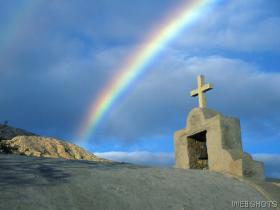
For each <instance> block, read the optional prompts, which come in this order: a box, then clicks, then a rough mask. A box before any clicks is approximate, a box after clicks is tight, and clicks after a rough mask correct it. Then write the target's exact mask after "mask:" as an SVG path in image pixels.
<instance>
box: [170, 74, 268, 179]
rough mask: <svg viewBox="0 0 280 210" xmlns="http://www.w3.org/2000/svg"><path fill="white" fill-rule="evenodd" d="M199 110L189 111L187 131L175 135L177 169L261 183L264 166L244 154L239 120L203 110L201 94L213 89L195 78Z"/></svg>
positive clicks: (202, 96) (183, 130)
mask: <svg viewBox="0 0 280 210" xmlns="http://www.w3.org/2000/svg"><path fill="white" fill-rule="evenodd" d="M197 83H198V88H197V89H196V90H193V91H191V96H193V97H194V96H198V99H199V107H198V108H194V109H192V110H191V112H190V113H189V115H188V117H187V122H186V128H184V129H182V130H178V131H176V132H175V134H174V148H175V159H176V165H175V167H176V168H184V169H209V170H211V171H217V172H222V173H227V174H232V175H235V176H241V177H250V178H254V179H258V180H263V179H264V178H265V177H264V175H263V164H262V163H261V162H258V161H254V160H253V159H252V157H251V156H250V155H249V154H248V153H245V152H243V149H242V143H241V132H240V122H239V119H237V118H233V117H228V116H223V115H222V114H221V113H219V112H217V111H214V110H211V109H208V108H206V99H205V95H204V92H206V91H208V90H211V89H212V88H213V85H212V84H205V83H204V76H202V75H199V76H198V77H197Z"/></svg>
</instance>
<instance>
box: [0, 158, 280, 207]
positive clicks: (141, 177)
mask: <svg viewBox="0 0 280 210" xmlns="http://www.w3.org/2000/svg"><path fill="white" fill-rule="evenodd" d="M275 181H276V180H275ZM278 181H279V180H278ZM265 200H270V201H271V200H273V201H278V202H280V188H279V187H277V186H276V185H274V184H271V183H260V184H258V185H255V184H254V183H251V184H248V183H247V182H244V181H243V180H242V179H236V178H232V177H229V176H226V175H224V174H220V173H216V172H212V171H209V170H190V169H189V170H180V169H173V168H154V167H145V166H137V165H132V164H126V163H98V162H94V161H75V160H61V159H51V158H34V157H27V156H20V155H3V154H2V155H1V154H0V204H1V205H0V209H1V210H2V209H3V210H7V209H8V210H19V209H24V210H25V209H28V210H48V209H49V210H54V209H60V210H64V209H65V210H69V209H75V210H76V209H77V210H78V209H79V210H90V209H94V210H99V209H100V210H107V209H120V210H126V209H133V210H138V209H139V210H143V209H144V210H146V209H147V210H151V209H154V210H159V209H160V210H184V209H185V210H187V209H188V210H201V209H202V210H205V209H207V210H220V209H221V210H228V209H234V210H236V209H244V208H239V207H234V206H232V201H258V202H260V201H265ZM245 209H247V208H245ZM253 209H254V210H255V209H262V210H263V209H270V208H253ZM274 209H277V208H274Z"/></svg>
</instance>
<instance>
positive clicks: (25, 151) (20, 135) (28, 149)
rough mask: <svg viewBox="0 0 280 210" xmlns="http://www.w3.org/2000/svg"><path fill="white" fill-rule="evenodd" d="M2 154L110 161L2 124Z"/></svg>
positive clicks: (75, 146)
mask: <svg viewBox="0 0 280 210" xmlns="http://www.w3.org/2000/svg"><path fill="white" fill-rule="evenodd" d="M0 153H6V154H20V155H26V156H35V157H48V158H64V159H71V160H93V161H99V162H104V161H105V162H106V161H108V160H105V159H103V158H99V157H97V156H96V155H94V154H92V153H90V152H88V151H86V150H84V149H83V148H81V147H78V146H77V145H75V144H71V143H68V142H64V141H61V140H58V139H55V138H50V137H43V136H39V135H37V134H34V133H31V132H28V131H25V130H23V129H19V128H13V127H10V126H7V125H2V124H0Z"/></svg>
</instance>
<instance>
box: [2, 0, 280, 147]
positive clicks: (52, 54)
mask: <svg viewBox="0 0 280 210" xmlns="http://www.w3.org/2000/svg"><path fill="white" fill-rule="evenodd" d="M235 2H237V3H230V4H226V5H228V6H227V7H226V8H225V10H219V11H218V12H217V11H216V12H215V15H214V16H212V17H211V18H207V21H208V22H207V24H206V23H205V22H203V21H202V22H199V23H198V24H197V25H196V26H194V27H192V28H191V29H190V31H189V32H188V33H187V36H185V35H184V38H183V39H181V38H182V37H181V38H179V39H178V42H176V44H175V45H174V46H172V47H173V49H172V50H170V51H168V50H167V52H165V54H164V55H162V57H160V58H159V59H158V60H156V61H154V63H153V64H151V66H150V67H149V70H148V72H149V73H147V74H146V75H144V77H143V78H141V79H140V80H139V81H138V82H136V83H135V84H134V86H133V87H131V88H130V89H129V91H128V94H127V95H126V97H124V98H123V99H122V101H121V102H120V103H118V104H116V106H115V107H114V109H112V110H111V112H110V113H109V114H108V115H107V116H105V118H104V120H103V122H102V123H101V125H100V127H99V130H98V136H93V138H94V141H96V142H106V141H104V139H105V140H106V139H112V138H113V139H114V140H115V141H117V142H120V143H125V144H134V143H136V142H137V141H138V140H139V139H141V138H154V137H160V136H171V135H172V133H173V132H174V130H177V129H179V128H181V127H183V126H184V124H185V117H186V115H187V112H188V111H189V110H190V109H191V108H192V107H194V106H196V104H197V100H196V99H191V98H190V97H189V95H188V94H189V90H191V89H193V88H194V87H195V86H196V81H195V77H196V75H197V74H198V73H203V74H205V75H206V79H207V81H210V82H213V83H214V84H215V89H214V90H213V91H211V92H209V93H208V94H207V97H208V104H209V106H210V107H213V108H215V109H217V110H220V111H222V112H224V113H226V114H229V115H234V116H239V117H241V119H242V120H245V121H244V122H245V125H244V126H245V128H246V129H247V130H246V131H248V132H249V133H251V134H250V135H253V134H252V133H256V134H255V135H256V137H257V138H258V139H261V138H262V137H263V136H264V133H269V134H270V135H271V136H274V137H275V136H277V135H279V132H278V130H279V123H278V122H279V121H278V120H277V119H279V111H278V106H279V104H280V101H279V98H280V96H279V91H278V90H279V84H280V80H279V73H267V72H266V69H263V68H260V67H259V66H258V63H257V64H251V63H249V62H247V61H243V60H242V58H240V59H239V58H236V59H235V58H227V56H226V55H223V51H221V52H220V53H217V52H215V53H212V54H218V55H219V56H216V57H215V56H212V54H211V52H208V55H207V56H205V57H203V56H201V55H200V54H201V52H203V51H205V49H206V48H207V49H208V48H209V49H211V48H213V46H214V47H215V48H218V49H221V50H222V49H234V50H235V51H239V50H240V51H246V50H247V51H248V50H249V51H250V49H258V50H262V49H266V48H267V49H270V50H271V49H274V51H277V50H275V49H276V48H277V46H278V43H279V42H278V41H279V39H278V38H277V37H279V36H278V34H279V30H278V27H275V25H277V24H278V22H279V17H278V16H279V15H278V16H277V13H276V12H275V11H276V10H272V12H268V11H269V9H268V6H266V7H261V9H258V10H255V6H254V5H255V4H252V5H253V6H250V3H248V4H246V3H242V1H235ZM258 2H259V3H258V4H261V5H262V4H263V3H262V2H264V1H258ZM1 4H5V3H1ZM38 5H39V6H38V7H37V8H35V9H34V10H32V13H31V14H29V16H28V18H27V19H26V20H24V21H25V22H24V23H21V24H23V25H24V28H23V29H22V30H20V31H17V34H16V36H14V38H11V39H10V40H9V39H8V40H9V41H10V43H8V45H7V48H6V49H5V51H2V52H1V56H0V72H1V77H0V89H1V91H0V104H1V109H0V116H1V118H0V120H1V121H4V120H9V121H10V124H12V125H15V126H18V127H22V128H26V129H29V130H31V131H34V132H38V133H41V134H44V135H53V136H56V137H59V138H69V139H72V140H75V135H74V133H75V132H76V130H77V129H78V128H79V125H80V123H81V121H82V120H83V117H84V115H85V114H86V113H87V110H88V109H89V105H90V103H91V102H92V100H93V99H94V98H96V97H97V95H98V93H99V91H100V90H101V89H102V88H104V86H105V85H106V84H107V82H108V80H110V79H111V78H112V75H117V70H118V69H119V67H120V66H121V65H122V62H123V61H124V60H126V59H127V58H128V57H129V56H130V55H131V54H132V53H131V52H132V49H133V48H134V47H137V45H138V44H140V43H141V41H142V40H143V39H144V38H145V37H146V36H147V35H148V33H149V32H150V31H152V30H150V29H155V28H157V27H159V26H158V23H160V22H161V19H162V18H165V15H166V14H168V13H169V12H170V10H172V9H173V7H174V8H176V7H177V3H176V5H175V4H174V3H172V4H170V1H149V2H146V1H137V2H133V3H131V1H128V0H127V1H109V0H108V1H107V0H106V1H101V0H100V1H89V0H88V1H82V2H77V1H74V0H73V1H66V0H65V1H42V2H41V3H40V4H38ZM159 5H160V6H159ZM178 5H180V3H179V1H178ZM276 6H277V5H276ZM276 6H275V8H276ZM256 7H257V6H256ZM270 7H273V6H270ZM1 8H5V10H9V6H6V7H2V6H1ZM244 8H245V9H244ZM239 10H242V11H244V10H245V11H246V12H243V13H241V12H238V14H239V15H236V13H237V11H239ZM0 11H1V9H0ZM254 11H255V12H254ZM0 14H4V13H1V12H0ZM258 17H259V18H261V20H260V19H259V18H258ZM223 21H224V22H223ZM248 24H249V25H250V28H249V29H250V30H249V32H248V33H247V32H246V29H247V26H248ZM254 25H257V27H256V28H254V27H253V26H254ZM262 30H265V31H266V32H267V33H261V31H262ZM4 32H5V28H4V27H2V28H1V33H3V34H4ZM253 35H254V37H252V36H253ZM240 40H241V41H240ZM239 41H240V42H241V46H240V47H239V44H238V42H239ZM273 47H274V48H273ZM178 49H180V50H178ZM272 51H273V50H272ZM196 56H197V57H196ZM237 57H238V56H237ZM260 65H261V64H260ZM275 68H276V67H275ZM275 70H276V71H279V69H275ZM267 81H271V82H269V83H268V82H267ZM264 110H265V111H264ZM267 119H270V120H267ZM257 126H258V128H260V129H256V127H257ZM264 129H265V130H264Z"/></svg>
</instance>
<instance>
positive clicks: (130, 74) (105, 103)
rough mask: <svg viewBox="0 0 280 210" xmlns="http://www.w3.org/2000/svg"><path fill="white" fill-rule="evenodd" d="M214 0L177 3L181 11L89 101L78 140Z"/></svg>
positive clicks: (83, 136)
mask: <svg viewBox="0 0 280 210" xmlns="http://www.w3.org/2000/svg"><path fill="white" fill-rule="evenodd" d="M215 2H217V0H193V1H188V2H187V3H186V5H183V7H180V8H182V9H180V11H179V12H178V11H176V13H175V14H173V15H172V16H171V18H169V21H167V22H166V23H165V24H163V27H162V28H160V29H159V30H156V31H155V32H154V33H152V35H151V36H149V37H148V39H147V40H146V41H145V42H144V44H143V45H141V47H140V49H138V50H137V51H136V52H135V53H134V54H133V55H132V56H130V57H129V58H128V59H127V62H126V63H125V65H124V66H122V68H121V69H120V70H119V71H118V72H119V73H118V77H116V78H113V79H112V80H111V81H110V82H109V83H108V85H107V86H106V87H105V88H104V89H103V90H102V91H101V93H100V94H99V97H98V98H97V99H95V100H94V101H93V103H92V104H91V105H90V109H89V112H88V113H87V115H86V119H85V120H84V121H83V123H82V126H81V128H80V130H79V133H78V139H79V140H80V141H87V140H88V138H89V137H90V136H91V134H93V132H94V131H95V129H96V127H97V125H98V124H99V122H100V121H101V119H102V117H103V116H104V115H105V114H106V113H107V112H109V110H110V109H111V108H112V107H113V106H114V104H115V103H116V101H117V99H119V98H120V96H122V95H123V94H124V92H125V91H126V90H127V89H128V88H129V87H130V86H131V85H132V84H133V83H135V81H136V80H137V79H138V78H139V77H140V76H141V75H142V74H143V73H144V72H145V70H146V69H147V68H146V67H147V66H148V65H149V64H150V63H151V61H152V60H153V59H154V58H155V57H156V56H157V55H158V54H159V53H160V52H161V51H162V49H163V48H164V47H165V46H166V45H167V44H168V43H169V42H170V41H171V40H173V39H174V38H175V37H176V35H178V34H179V33H180V32H181V31H182V30H183V29H185V28H186V27H188V26H191V25H192V24H193V23H194V22H195V20H197V19H198V18H199V17H201V16H202V15H203V14H205V13H206V12H207V11H208V10H209V9H210V8H212V7H213V5H215V4H214V3H215Z"/></svg>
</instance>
